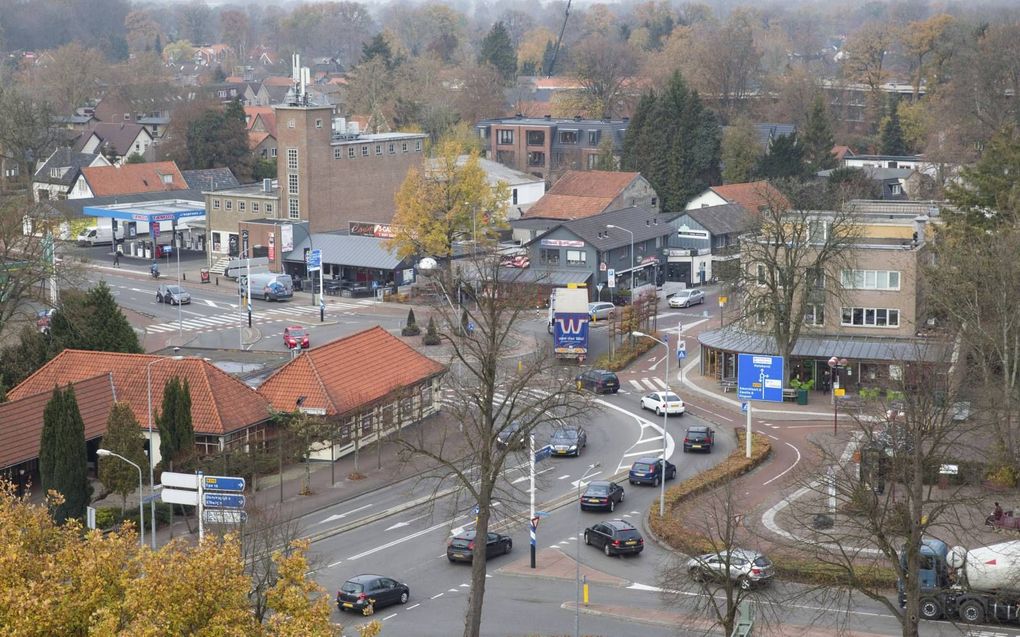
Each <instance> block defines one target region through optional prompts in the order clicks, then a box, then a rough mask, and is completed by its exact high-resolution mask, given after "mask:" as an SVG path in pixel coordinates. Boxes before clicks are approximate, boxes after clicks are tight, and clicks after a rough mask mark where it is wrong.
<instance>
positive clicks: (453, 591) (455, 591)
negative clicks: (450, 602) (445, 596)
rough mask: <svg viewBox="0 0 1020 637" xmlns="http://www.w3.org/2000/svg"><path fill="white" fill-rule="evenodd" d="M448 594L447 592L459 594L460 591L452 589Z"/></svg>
mask: <svg viewBox="0 0 1020 637" xmlns="http://www.w3.org/2000/svg"><path fill="white" fill-rule="evenodd" d="M446 592H447V593H457V592H459V590H458V589H456V588H451V589H450V590H448V591H446Z"/></svg>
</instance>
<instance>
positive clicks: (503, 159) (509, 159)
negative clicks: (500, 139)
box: [496, 150, 514, 166]
mask: <svg viewBox="0 0 1020 637" xmlns="http://www.w3.org/2000/svg"><path fill="white" fill-rule="evenodd" d="M496 161H498V162H499V163H501V164H503V165H504V166H513V165H514V151H512V150H497V151H496Z"/></svg>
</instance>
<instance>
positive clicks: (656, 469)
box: [629, 458, 676, 486]
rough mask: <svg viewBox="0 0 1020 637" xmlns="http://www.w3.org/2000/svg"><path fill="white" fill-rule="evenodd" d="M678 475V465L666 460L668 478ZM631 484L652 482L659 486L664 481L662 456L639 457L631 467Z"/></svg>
mask: <svg viewBox="0 0 1020 637" xmlns="http://www.w3.org/2000/svg"><path fill="white" fill-rule="evenodd" d="M675 477H676V465H674V464H673V463H672V462H670V461H669V460H667V461H666V480H672V479H673V478H675ZM629 478H630V483H631V484H651V485H654V486H659V484H661V482H662V458H638V461H637V462H635V463H634V464H633V465H631V467H630V476H629Z"/></svg>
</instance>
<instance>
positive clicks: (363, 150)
mask: <svg viewBox="0 0 1020 637" xmlns="http://www.w3.org/2000/svg"><path fill="white" fill-rule="evenodd" d="M361 156H362V157H368V145H367V144H366V145H365V146H362V147H361Z"/></svg>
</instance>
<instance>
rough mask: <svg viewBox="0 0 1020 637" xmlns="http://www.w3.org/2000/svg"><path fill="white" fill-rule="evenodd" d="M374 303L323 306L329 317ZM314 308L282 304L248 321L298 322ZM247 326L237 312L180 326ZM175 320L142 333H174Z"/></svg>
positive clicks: (195, 328) (314, 312)
mask: <svg viewBox="0 0 1020 637" xmlns="http://www.w3.org/2000/svg"><path fill="white" fill-rule="evenodd" d="M374 303H375V302H374V301H352V302H350V303H330V304H328V305H327V306H326V313H327V314H332V313H335V312H338V311H351V310H359V309H363V308H365V307H367V306H369V305H372V304H374ZM318 315H319V306H318V305H290V304H288V305H285V306H283V307H278V308H273V309H270V310H266V309H262V308H259V309H257V310H256V311H255V312H254V313H253V314H252V322H253V323H255V324H265V323H274V322H277V321H283V320H299V319H302V318H306V317H311V316H318ZM242 322H243V323H244V324H245V325H247V324H248V315H247V313H242V312H240V311H238V310H236V309H235V310H234V311H232V312H227V313H224V314H216V315H213V316H195V317H192V318H188V319H185V320H183V321H182V322H181V323H180V326H181V327H182V328H183V329H184V331H186V332H196V331H210V330H218V329H231V328H236V327H237V326H238V325H240V324H241V323H242ZM177 329H178V323H177V321H168V322H166V323H157V324H156V325H150V326H149V327H148V328H146V330H147V331H148V332H149V333H153V334H160V333H163V332H176V331H177Z"/></svg>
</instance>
